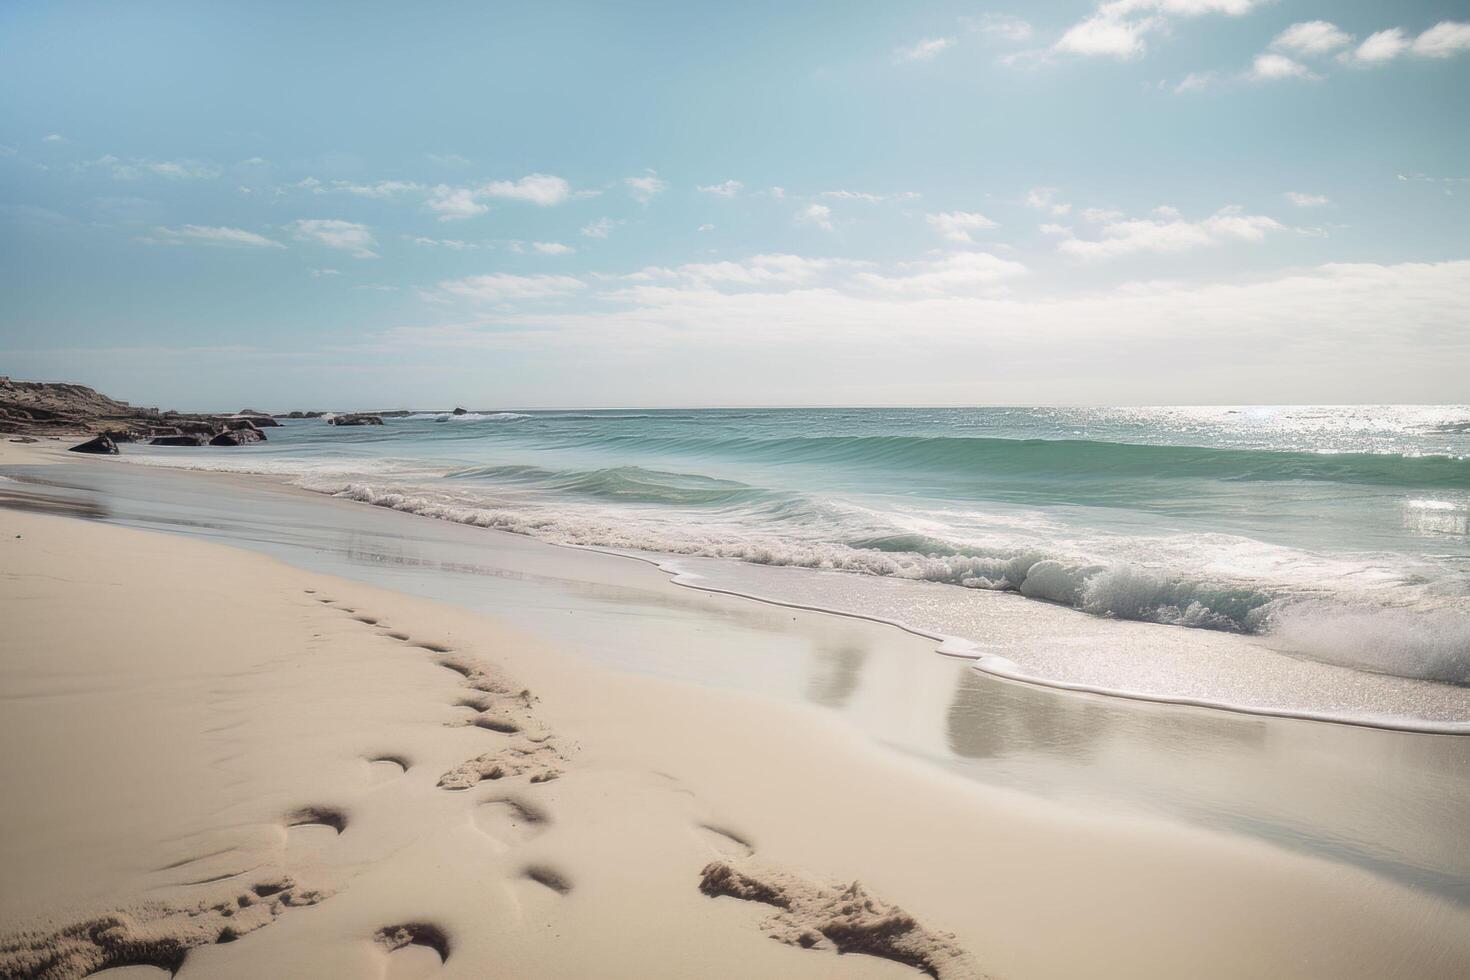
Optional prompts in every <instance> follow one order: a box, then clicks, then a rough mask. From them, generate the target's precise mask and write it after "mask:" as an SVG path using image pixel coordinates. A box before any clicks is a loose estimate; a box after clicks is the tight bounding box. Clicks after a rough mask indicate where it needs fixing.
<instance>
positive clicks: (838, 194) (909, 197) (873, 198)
mask: <svg viewBox="0 0 1470 980" xmlns="http://www.w3.org/2000/svg"><path fill="white" fill-rule="evenodd" d="M818 196H819V197H830V198H832V199H834V200H838V201H862V202H863V203H864V204H881V203H883V202H884V201H916V200H918V199H919V195H918V194H917V193H916V192H914V191H899V192H898V193H896V194H870V193H868V192H867V191H847V190H835V191H822V192H821V194H819V195H818Z"/></svg>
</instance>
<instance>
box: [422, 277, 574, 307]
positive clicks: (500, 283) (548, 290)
mask: <svg viewBox="0 0 1470 980" xmlns="http://www.w3.org/2000/svg"><path fill="white" fill-rule="evenodd" d="M586 286H587V284H586V283H584V282H583V281H582V280H580V279H578V278H576V277H574V276H549V275H542V276H514V275H510V274H509V273H505V272H497V273H494V274H492V275H485V276H469V277H467V278H464V279H447V280H445V281H443V282H441V283H439V289H440V290H441V291H442V292H444V293H445V294H447V295H449V296H453V297H457V298H459V299H464V300H470V301H472V302H477V303H504V302H506V301H508V300H540V299H549V298H552V297H557V296H566V295H568V294H571V293H575V292H577V291H579V290H581V289H585V288H586Z"/></svg>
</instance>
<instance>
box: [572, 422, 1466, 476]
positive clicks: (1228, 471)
mask: <svg viewBox="0 0 1470 980" xmlns="http://www.w3.org/2000/svg"><path fill="white" fill-rule="evenodd" d="M577 444H578V445H583V446H591V447H597V448H603V449H609V450H621V451H637V452H641V453H654V454H659V455H669V456H698V455H709V456H720V457H727V458H737V459H748V460H753V461H760V462H764V463H781V464H792V465H809V466H842V467H871V468H882V469H889V470H907V471H923V472H931V473H948V474H961V475H980V476H986V477H1007V476H1011V477H1014V476H1054V477H1060V478H1066V479H1070V480H1087V479H1094V480H1115V479H1119V478H1126V477H1148V478H1160V479H1182V478H1183V479H1188V478H1193V479H1211V480H1235V481H1252V482H1253V481H1271V480H1315V481H1325V482H1333V483H1349V484H1369V485H1383V486H1405V487H1426V488H1427V487H1436V488H1439V487H1443V488H1454V489H1470V459H1466V458H1463V457H1458V456H1430V455H1425V456H1407V455H1399V454H1394V453H1307V452H1286V451H1276V450H1251V449H1215V448H1203V447H1195V446H1162V445H1138V444H1132V443H1121V442H1094V441H1089V440H1080V439H996V438H965V437H956V436H811V437H806V436H788V437H782V438H774V439H761V438H753V437H748V436H742V437H733V438H707V437H703V436H668V437H664V436H655V435H647V434H632V433H629V434H621V433H609V434H602V435H597V436H592V437H589V438H586V439H579V440H577Z"/></svg>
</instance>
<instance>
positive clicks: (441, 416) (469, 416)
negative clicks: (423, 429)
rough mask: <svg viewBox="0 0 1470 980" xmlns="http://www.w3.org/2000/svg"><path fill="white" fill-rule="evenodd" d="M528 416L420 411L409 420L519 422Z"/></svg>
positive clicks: (505, 413) (510, 413)
mask: <svg viewBox="0 0 1470 980" xmlns="http://www.w3.org/2000/svg"><path fill="white" fill-rule="evenodd" d="M528 418H531V416H529V415H525V414H522V413H521V412H485V413H481V412H464V413H462V414H460V415H455V414H454V413H453V412H420V413H418V414H417V415H410V416H408V420H409V421H414V422H519V421H521V420H523V419H528Z"/></svg>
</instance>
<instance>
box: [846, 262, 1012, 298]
mask: <svg viewBox="0 0 1470 980" xmlns="http://www.w3.org/2000/svg"><path fill="white" fill-rule="evenodd" d="M905 268H906V269H907V270H909V271H908V272H907V274H905V275H899V276H881V275H877V274H875V273H865V274H863V275H860V276H858V281H859V282H860V283H861V284H863V285H865V286H869V287H872V288H874V289H878V290H881V291H883V292H886V293H907V294H911V295H924V296H935V295H943V296H956V295H966V294H973V293H974V292H975V291H976V290H990V289H993V288H994V287H995V286H996V285H997V284H998V283H1001V282H1003V281H1004V280H1007V279H1014V278H1016V277H1017V276H1023V275H1025V274H1026V272H1027V269H1026V266H1024V265H1022V264H1021V263H1020V262H1013V261H1011V260H1009V259H1002V258H999V257H997V256H994V255H991V254H989V253H988V252H955V253H954V254H952V255H947V256H945V257H944V258H941V259H934V260H932V261H925V262H913V263H907V264H906V266H905Z"/></svg>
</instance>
